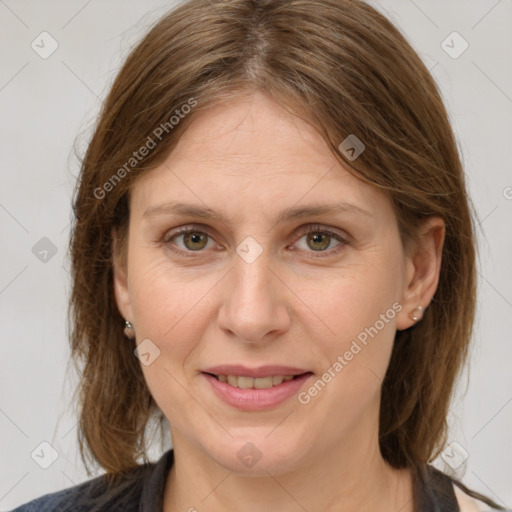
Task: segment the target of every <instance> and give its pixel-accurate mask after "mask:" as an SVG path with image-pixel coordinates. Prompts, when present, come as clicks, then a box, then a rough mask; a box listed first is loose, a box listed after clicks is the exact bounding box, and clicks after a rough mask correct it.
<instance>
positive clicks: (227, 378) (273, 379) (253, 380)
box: [203, 372, 312, 389]
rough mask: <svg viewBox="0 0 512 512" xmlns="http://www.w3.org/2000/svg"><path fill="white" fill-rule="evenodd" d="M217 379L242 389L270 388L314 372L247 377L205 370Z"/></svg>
mask: <svg viewBox="0 0 512 512" xmlns="http://www.w3.org/2000/svg"><path fill="white" fill-rule="evenodd" d="M203 373H206V374H207V375H210V376H211V377H213V378H215V379H217V380H218V381H219V382H222V383H224V384H229V385H230V386H233V387H235V388H240V389H270V388H273V387H276V386H280V385H281V384H282V383H283V382H288V381H290V380H295V379H298V378H300V377H303V376H304V375H309V374H312V372H304V373H301V374H298V375H269V376H268V377H247V376H243V375H226V374H218V375H217V374H214V373H208V372H203Z"/></svg>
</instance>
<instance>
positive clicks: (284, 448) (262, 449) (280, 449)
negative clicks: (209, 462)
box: [210, 432, 305, 476]
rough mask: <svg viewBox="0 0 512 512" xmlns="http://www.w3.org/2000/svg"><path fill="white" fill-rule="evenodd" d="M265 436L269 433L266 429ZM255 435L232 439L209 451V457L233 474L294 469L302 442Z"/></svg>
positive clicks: (303, 447) (271, 472)
mask: <svg viewBox="0 0 512 512" xmlns="http://www.w3.org/2000/svg"><path fill="white" fill-rule="evenodd" d="M267 435H268V432H267ZM270 437H271V436H269V437H268V438H265V437H264V436H261V435H258V436H256V435H255V436H254V437H251V436H250V435H246V436H244V439H243V440H242V439H235V438H233V439H231V441H230V442H229V441H228V442H226V443H224V444H222V445H220V446H219V444H218V443H216V444H215V447H214V450H213V451H212V452H210V456H211V457H212V459H213V460H214V461H215V462H216V463H217V464H219V465H221V466H223V467H224V468H226V469H228V470H229V471H232V472H233V473H237V474H241V475H247V476H268V474H269V473H270V474H271V475H279V474H284V473H289V472H291V471H293V470H295V469H297V467H298V465H299V463H300V460H301V459H302V457H303V453H302V452H303V451H304V450H305V446H304V443H303V442H302V443H298V444H297V445H295V444H294V443H290V439H289V438H288V442H284V440H283V439H280V438H278V436H276V437H275V438H274V439H271V438H270Z"/></svg>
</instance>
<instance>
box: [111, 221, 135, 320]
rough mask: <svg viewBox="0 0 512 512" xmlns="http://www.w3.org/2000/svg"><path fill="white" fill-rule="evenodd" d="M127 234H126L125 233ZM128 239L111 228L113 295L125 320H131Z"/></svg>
mask: <svg viewBox="0 0 512 512" xmlns="http://www.w3.org/2000/svg"><path fill="white" fill-rule="evenodd" d="M126 236H128V235H126ZM127 251H128V240H127V239H121V238H120V234H119V233H118V231H117V230H116V229H115V228H113V229H112V270H113V276H114V295H115V298H116V303H117V308H118V309H119V312H120V313H121V315H122V316H123V318H125V319H126V320H129V321H132V319H133V316H132V307H131V302H130V293H129V290H128V265H127Z"/></svg>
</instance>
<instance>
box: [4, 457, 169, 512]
mask: <svg viewBox="0 0 512 512" xmlns="http://www.w3.org/2000/svg"><path fill="white" fill-rule="evenodd" d="M173 461H174V453H173V450H172V449H171V450H169V451H167V452H165V453H164V454H163V455H162V457H161V458H160V460H158V461H157V462H146V463H145V464H141V465H140V466H137V467H135V468H134V469H133V470H132V471H130V472H129V474H127V475H124V476H119V477H117V478H116V480H115V481H111V482H110V483H109V481H108V480H107V478H106V475H101V476H98V477H96V478H93V479H92V480H88V481H86V482H84V483H82V484H79V485H75V486H74V487H69V488H67V489H63V490H61V491H57V492H54V493H51V494H45V495H44V496H41V497H40V498H37V499H35V500H32V501H29V502H28V503H25V504H24V505H21V506H19V507H17V508H15V509H14V510H12V511H11V512H137V511H138V510H139V506H140V505H141V506H143V507H144V510H160V509H161V506H162V499H163V491H164V486H165V479H166V475H167V474H168V471H169V469H170V467H171V466H172V464H173Z"/></svg>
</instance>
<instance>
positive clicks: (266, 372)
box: [202, 364, 311, 379]
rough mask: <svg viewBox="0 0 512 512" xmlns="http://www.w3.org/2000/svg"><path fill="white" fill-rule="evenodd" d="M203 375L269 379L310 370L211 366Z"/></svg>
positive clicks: (271, 366) (234, 365) (277, 367)
mask: <svg viewBox="0 0 512 512" xmlns="http://www.w3.org/2000/svg"><path fill="white" fill-rule="evenodd" d="M202 371H203V372H204V373H212V374H213V375H236V376H241V377H253V378H255V379H256V378H258V377H271V376H274V375H284V376H286V375H302V374H303V373H311V371H310V370H305V369H304V368H294V367H291V366H278V365H269V366H259V367H258V368H248V367H247V366H243V365H240V364H223V365H220V366H212V367H210V368H206V369H205V370H202Z"/></svg>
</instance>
